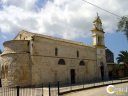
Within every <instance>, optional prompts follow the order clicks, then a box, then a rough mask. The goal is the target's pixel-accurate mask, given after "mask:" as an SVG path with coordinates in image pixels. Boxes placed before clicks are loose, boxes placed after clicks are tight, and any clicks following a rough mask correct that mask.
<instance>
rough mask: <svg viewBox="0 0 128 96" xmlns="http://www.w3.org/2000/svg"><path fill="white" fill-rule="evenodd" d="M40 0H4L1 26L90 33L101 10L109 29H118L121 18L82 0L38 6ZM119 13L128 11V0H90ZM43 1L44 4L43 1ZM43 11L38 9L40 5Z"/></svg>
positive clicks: (12, 29)
mask: <svg viewBox="0 0 128 96" xmlns="http://www.w3.org/2000/svg"><path fill="white" fill-rule="evenodd" d="M39 1H40V0H25V1H24V0H2V5H3V9H0V22H1V23H0V29H1V31H2V32H8V33H13V32H18V31H19V30H21V29H24V30H28V31H32V32H35V33H42V34H48V35H52V36H58V37H62V38H66V39H74V38H80V37H86V36H88V35H89V34H90V33H91V32H90V30H91V28H92V21H93V20H94V17H95V16H96V13H97V12H99V15H100V16H101V19H102V21H103V27H104V29H105V31H106V32H114V31H115V30H116V24H117V21H118V20H119V19H117V17H115V16H112V15H111V14H109V13H106V12H104V11H101V10H99V9H98V8H96V7H93V6H92V5H89V4H87V3H84V2H83V1H82V0H74V1H72V0H49V1H48V2H47V3H46V5H45V6H44V7H42V8H37V5H36V3H37V2H38V3H39ZM88 1H89V2H92V3H94V4H96V5H98V6H101V7H102V8H105V9H107V10H110V11H111V12H114V13H116V14H118V15H121V16H122V15H127V14H128V11H127V0H123V1H119V0H88ZM42 5H43V4H42ZM36 8H37V9H40V11H37V9H36Z"/></svg>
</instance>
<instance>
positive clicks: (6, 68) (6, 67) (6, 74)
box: [5, 65, 8, 78]
mask: <svg viewBox="0 0 128 96" xmlns="http://www.w3.org/2000/svg"><path fill="white" fill-rule="evenodd" d="M7 76H8V66H7V65H5V78H7Z"/></svg>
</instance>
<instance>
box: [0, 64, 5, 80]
mask: <svg viewBox="0 0 128 96" xmlns="http://www.w3.org/2000/svg"><path fill="white" fill-rule="evenodd" d="M1 74H2V79H4V78H5V68H4V66H2V70H1Z"/></svg>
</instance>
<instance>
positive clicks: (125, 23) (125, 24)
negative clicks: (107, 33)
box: [117, 16, 128, 40]
mask: <svg viewBox="0 0 128 96" xmlns="http://www.w3.org/2000/svg"><path fill="white" fill-rule="evenodd" d="M117 27H118V29H117V31H119V32H124V34H125V35H126V38H127V40H128V16H123V17H122V18H121V19H120V20H119V22H118V25H117Z"/></svg>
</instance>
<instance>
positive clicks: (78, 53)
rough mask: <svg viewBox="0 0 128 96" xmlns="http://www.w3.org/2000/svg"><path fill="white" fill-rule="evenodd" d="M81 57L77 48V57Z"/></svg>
mask: <svg viewBox="0 0 128 96" xmlns="http://www.w3.org/2000/svg"><path fill="white" fill-rule="evenodd" d="M78 57H79V51H78V50H77V58H78Z"/></svg>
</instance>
